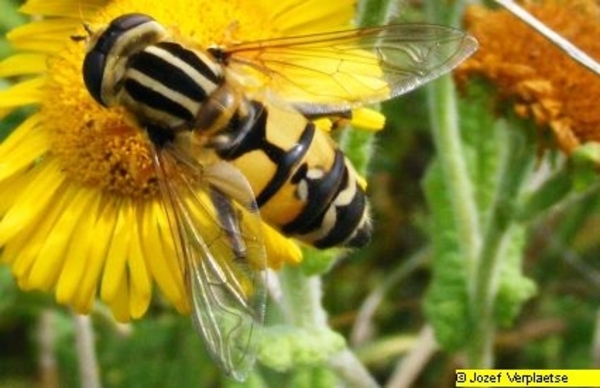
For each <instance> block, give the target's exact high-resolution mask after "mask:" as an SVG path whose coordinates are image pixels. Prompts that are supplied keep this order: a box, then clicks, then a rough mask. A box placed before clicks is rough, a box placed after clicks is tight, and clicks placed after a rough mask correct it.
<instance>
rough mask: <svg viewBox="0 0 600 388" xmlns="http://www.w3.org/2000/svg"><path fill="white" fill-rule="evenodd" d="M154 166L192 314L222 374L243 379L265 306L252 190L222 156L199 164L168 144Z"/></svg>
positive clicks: (262, 261) (261, 253) (262, 257)
mask: <svg viewBox="0 0 600 388" xmlns="http://www.w3.org/2000/svg"><path fill="white" fill-rule="evenodd" d="M154 164H155V167H156V171H157V174H158V180H159V185H160V190H161V195H162V198H163V203H164V206H165V209H166V211H167V215H168V219H169V224H170V227H171V232H172V235H173V236H174V240H175V246H176V251H177V255H178V258H179V260H180V263H181V268H182V270H183V272H184V276H185V281H186V289H187V291H188V296H189V299H190V304H191V307H192V320H193V322H194V324H195V326H196V329H197V331H198V332H199V333H200V335H201V336H202V337H203V339H204V341H205V343H206V346H207V348H208V350H209V352H210V354H211V355H212V357H213V358H214V360H215V361H216V362H217V363H218V364H219V365H220V367H221V368H222V369H223V370H224V372H225V373H227V374H228V375H230V376H232V377H234V378H236V379H238V380H243V379H244V378H245V377H246V375H247V374H248V372H249V371H250V370H251V368H252V366H253V364H254V359H255V355H256V346H257V334H258V333H257V326H260V325H261V324H262V322H263V317H264V307H265V299H266V292H265V282H264V278H263V276H264V273H265V272H264V271H263V270H264V269H265V266H266V264H265V262H266V258H265V250H264V245H263V241H262V238H261V224H260V222H261V221H260V217H259V215H258V211H257V207H256V204H255V202H254V197H253V195H252V191H251V189H250V187H249V185H248V183H247V182H246V180H245V178H244V177H243V176H242V175H241V174H240V173H239V172H238V171H237V170H236V169H234V168H233V167H232V166H230V165H229V164H227V163H226V162H217V163H215V164H214V165H212V166H209V167H204V166H201V165H200V164H199V163H198V162H196V161H195V160H194V159H193V158H190V157H188V156H187V155H186V154H185V153H183V152H181V151H180V150H179V149H178V148H176V146H174V145H167V146H165V147H164V148H163V149H156V150H155V153H154Z"/></svg>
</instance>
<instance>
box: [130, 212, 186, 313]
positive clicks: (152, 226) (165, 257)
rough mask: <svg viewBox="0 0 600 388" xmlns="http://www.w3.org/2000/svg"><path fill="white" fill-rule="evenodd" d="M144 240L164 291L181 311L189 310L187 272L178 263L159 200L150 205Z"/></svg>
mask: <svg viewBox="0 0 600 388" xmlns="http://www.w3.org/2000/svg"><path fill="white" fill-rule="evenodd" d="M141 239H142V241H144V244H143V245H142V250H143V252H144V257H145V258H146V264H147V266H148V268H149V270H150V272H151V274H152V277H153V278H154V279H155V280H156V283H157V284H158V286H159V287H160V289H161V291H162V292H163V293H164V294H165V296H166V297H167V298H168V299H169V300H170V301H171V303H173V304H174V305H175V307H176V308H177V310H178V311H180V312H187V311H189V306H188V302H187V296H186V293H185V289H184V288H183V271H182V270H181V269H180V267H179V263H178V262H177V256H176V255H175V248H174V246H173V239H172V238H171V231H170V229H169V225H168V221H167V219H166V214H165V212H164V211H163V209H162V205H161V203H160V202H159V201H152V202H150V203H149V204H147V206H146V209H145V211H144V220H143V222H142V228H141Z"/></svg>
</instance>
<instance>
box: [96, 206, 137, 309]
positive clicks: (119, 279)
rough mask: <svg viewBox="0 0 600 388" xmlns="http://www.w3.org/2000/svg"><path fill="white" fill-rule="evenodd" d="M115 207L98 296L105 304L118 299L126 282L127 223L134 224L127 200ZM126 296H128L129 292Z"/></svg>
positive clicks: (128, 239)
mask: <svg viewBox="0 0 600 388" xmlns="http://www.w3.org/2000/svg"><path fill="white" fill-rule="evenodd" d="M117 206H118V208H119V209H118V211H117V212H116V217H117V222H116V224H115V229H114V231H113V232H112V234H111V235H112V239H111V241H110V245H109V246H108V253H107V256H106V265H105V267H104V272H103V273H102V287H101V289H100V296H101V298H102V300H104V301H105V302H107V303H111V302H112V301H114V300H115V299H118V298H119V292H120V291H121V289H122V287H123V283H124V282H126V281H127V279H126V278H127V276H126V274H125V270H126V268H125V263H126V259H127V253H128V251H129V241H130V238H131V235H130V229H129V223H131V222H135V219H133V217H131V203H130V200H129V199H127V198H124V199H122V200H121V201H120V203H119V204H118V205H117ZM127 294H128V295H129V292H128V293H127ZM127 310H129V306H128V307H127Z"/></svg>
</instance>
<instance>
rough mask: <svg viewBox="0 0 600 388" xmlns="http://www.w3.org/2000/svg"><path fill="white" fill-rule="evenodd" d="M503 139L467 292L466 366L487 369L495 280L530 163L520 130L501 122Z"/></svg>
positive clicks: (530, 155) (490, 358)
mask: <svg viewBox="0 0 600 388" xmlns="http://www.w3.org/2000/svg"><path fill="white" fill-rule="evenodd" d="M495 130H496V131H498V133H499V134H502V135H504V136H505V139H504V140H505V141H502V142H501V144H504V147H505V148H504V152H503V155H502V162H503V165H502V167H501V171H500V175H499V182H498V185H497V189H496V196H495V199H494V202H493V203H492V205H491V208H490V216H489V218H488V219H489V222H488V225H486V230H485V233H484V238H483V244H482V248H481V251H480V252H479V254H478V257H477V260H476V261H475V263H474V264H475V265H474V267H473V273H474V276H472V277H469V278H470V279H472V281H471V284H470V287H469V290H470V307H471V317H472V329H473V331H472V337H471V341H470V343H469V349H468V353H469V366H470V367H471V368H490V367H492V366H493V340H494V336H495V331H496V327H495V321H494V308H495V300H496V295H497V291H498V281H497V280H498V277H499V276H500V273H501V270H502V263H503V257H502V252H504V250H503V247H504V245H505V244H508V243H509V240H510V239H511V233H510V230H511V226H512V225H514V222H515V219H514V216H515V204H516V203H517V201H516V198H518V196H519V192H520V190H521V186H522V183H523V182H524V180H525V177H526V176H527V173H528V172H529V171H530V169H531V166H532V163H533V157H534V156H533V155H535V152H533V150H532V149H530V147H527V146H526V141H525V135H524V131H522V129H521V128H514V129H512V128H508V126H507V125H506V122H505V121H501V122H500V123H499V125H497V127H496V128H495Z"/></svg>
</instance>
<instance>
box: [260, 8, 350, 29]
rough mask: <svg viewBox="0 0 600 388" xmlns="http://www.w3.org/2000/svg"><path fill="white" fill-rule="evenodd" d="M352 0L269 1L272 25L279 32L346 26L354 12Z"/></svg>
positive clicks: (343, 27) (344, 27)
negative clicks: (325, 0) (276, 27)
mask: <svg viewBox="0 0 600 388" xmlns="http://www.w3.org/2000/svg"><path fill="white" fill-rule="evenodd" d="M355 7H356V1H355V0H336V1H328V2H324V1H322V0H295V1H269V2H268V4H267V5H266V9H269V10H271V11H270V12H271V15H272V16H271V20H273V25H275V26H278V28H279V29H280V30H281V31H282V36H292V35H304V34H311V33H312V34H314V33H318V32H325V31H334V30H340V29H347V28H349V26H350V25H351V23H352V20H353V18H354V13H355V12H356V9H355Z"/></svg>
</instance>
